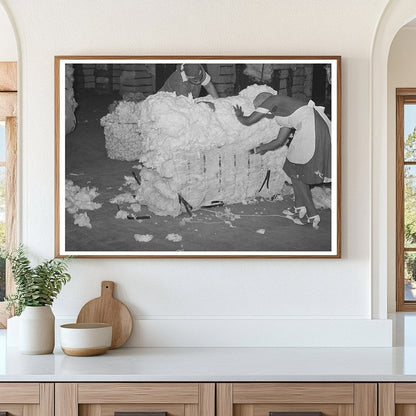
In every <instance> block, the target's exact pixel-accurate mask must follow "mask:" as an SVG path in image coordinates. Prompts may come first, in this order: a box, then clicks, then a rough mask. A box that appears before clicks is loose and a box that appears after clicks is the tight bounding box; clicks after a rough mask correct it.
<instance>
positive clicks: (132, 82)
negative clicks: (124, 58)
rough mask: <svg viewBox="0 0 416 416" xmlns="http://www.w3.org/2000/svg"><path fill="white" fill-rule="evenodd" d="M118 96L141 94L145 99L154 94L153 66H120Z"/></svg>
mask: <svg viewBox="0 0 416 416" xmlns="http://www.w3.org/2000/svg"><path fill="white" fill-rule="evenodd" d="M119 70H120V79H119V85H120V87H119V90H120V95H121V96H123V95H124V94H126V93H138V92H140V93H142V94H144V95H145V96H146V97H147V96H148V95H150V94H153V93H154V92H155V65H154V64H153V65H146V64H120V66H119Z"/></svg>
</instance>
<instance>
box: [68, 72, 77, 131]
mask: <svg viewBox="0 0 416 416" xmlns="http://www.w3.org/2000/svg"><path fill="white" fill-rule="evenodd" d="M77 105H78V104H77V102H76V101H75V97H74V67H73V65H71V64H66V65H65V134H68V133H71V131H73V130H74V129H75V126H76V124H77V120H76V117H75V109H76V108H77Z"/></svg>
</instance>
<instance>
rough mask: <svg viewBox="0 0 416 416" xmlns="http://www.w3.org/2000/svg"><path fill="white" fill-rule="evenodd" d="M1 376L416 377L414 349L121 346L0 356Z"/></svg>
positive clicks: (13, 378)
mask: <svg viewBox="0 0 416 416" xmlns="http://www.w3.org/2000/svg"><path fill="white" fill-rule="evenodd" d="M0 381H40V382H42V381H43V382H47V381H53V382H63V381H74V382H77V381H78V382H80V381H85V382H88V381H127V382H132V381H138V382H140V381H141V382H156V381H161V382H163V381H172V382H173V381H182V382H186V381H189V382H195V381H201V382H204V381H205V382H215V381H218V382H221V381H230V382H231V381H234V382H236V381H276V382H277V381H416V348H401V347H396V348H120V349H117V350H111V351H108V352H107V353H106V354H104V355H101V356H96V357H70V356H67V355H65V354H64V353H63V352H62V351H60V350H58V349H56V350H55V353H54V354H50V355H22V354H20V353H19V352H17V350H15V349H10V348H9V349H8V350H7V352H6V351H5V352H4V354H3V355H2V356H1V358H0Z"/></svg>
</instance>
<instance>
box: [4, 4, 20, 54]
mask: <svg viewBox="0 0 416 416" xmlns="http://www.w3.org/2000/svg"><path fill="white" fill-rule="evenodd" d="M17 56H18V55H17V44H16V38H15V35H14V32H13V27H12V24H11V21H10V19H9V16H8V15H7V13H6V9H5V8H4V7H2V6H1V3H0V61H17Z"/></svg>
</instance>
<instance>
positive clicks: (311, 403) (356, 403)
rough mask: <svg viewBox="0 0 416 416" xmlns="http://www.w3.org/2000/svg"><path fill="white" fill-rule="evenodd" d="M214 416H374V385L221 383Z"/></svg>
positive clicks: (375, 390) (375, 403)
mask: <svg viewBox="0 0 416 416" xmlns="http://www.w3.org/2000/svg"><path fill="white" fill-rule="evenodd" d="M217 416H377V384H375V383H220V384H218V385H217Z"/></svg>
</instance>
